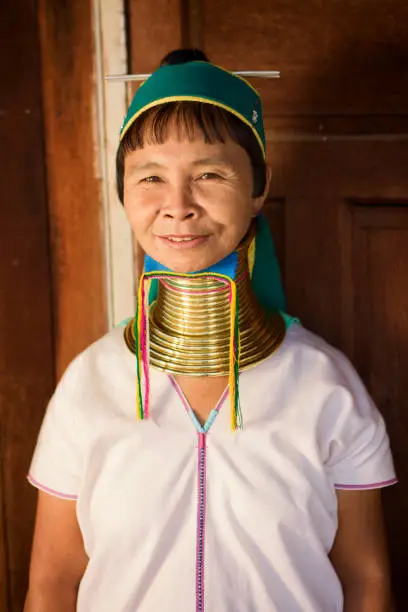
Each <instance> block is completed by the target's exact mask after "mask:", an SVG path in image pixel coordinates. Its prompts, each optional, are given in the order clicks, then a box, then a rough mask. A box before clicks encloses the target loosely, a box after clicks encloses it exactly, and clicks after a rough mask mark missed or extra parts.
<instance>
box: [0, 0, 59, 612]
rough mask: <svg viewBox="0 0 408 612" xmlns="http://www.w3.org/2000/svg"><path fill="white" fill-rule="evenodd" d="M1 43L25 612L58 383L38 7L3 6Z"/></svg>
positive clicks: (3, 363) (9, 424) (2, 332)
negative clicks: (35, 469) (31, 470)
mask: <svg viewBox="0 0 408 612" xmlns="http://www.w3.org/2000/svg"><path fill="white" fill-rule="evenodd" d="M0 40H1V41H2V52H1V53H0V65H1V74H2V80H1V93H0V96H1V103H0V168H1V173H2V179H1V181H0V462H1V463H0V496H1V499H0V610H1V611H2V612H20V611H21V610H22V604H23V599H24V593H25V589H26V580H27V568H28V559H29V551H30V545H31V532H32V526H33V517H34V505H35V497H36V496H35V493H34V491H33V490H32V489H31V487H29V486H28V485H27V484H26V482H25V475H26V472H27V468H28V464H29V461H30V456H31V454H32V450H33V446H34V441H35V437H36V434H37V431H38V428H39V425H40V421H41V418H42V414H43V411H44V407H45V405H46V402H47V401H48V397H49V396H50V394H51V392H52V388H53V385H54V351H53V336H54V334H53V317H52V295H51V261H50V249H49V234H48V213H47V186H46V174H45V160H44V134H43V114H42V101H41V78H40V74H41V73H40V48H39V41H38V28H37V15H36V5H35V2H27V1H25V0H13V1H9V2H7V3H6V6H5V7H4V6H2V11H1V18H0Z"/></svg>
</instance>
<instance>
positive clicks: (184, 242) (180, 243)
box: [158, 234, 208, 249]
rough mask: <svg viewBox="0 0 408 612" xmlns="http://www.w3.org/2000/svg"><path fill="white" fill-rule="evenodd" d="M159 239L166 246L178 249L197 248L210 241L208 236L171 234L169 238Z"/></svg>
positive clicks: (162, 237) (160, 237) (161, 237)
mask: <svg viewBox="0 0 408 612" xmlns="http://www.w3.org/2000/svg"><path fill="white" fill-rule="evenodd" d="M158 238H159V240H160V241H161V242H162V243H164V244H165V245H167V246H170V247H172V248H176V249H188V248H192V247H196V246H199V245H201V244H203V243H204V242H205V241H206V240H208V236H197V235H194V234H184V235H181V234H169V235H167V236H158Z"/></svg>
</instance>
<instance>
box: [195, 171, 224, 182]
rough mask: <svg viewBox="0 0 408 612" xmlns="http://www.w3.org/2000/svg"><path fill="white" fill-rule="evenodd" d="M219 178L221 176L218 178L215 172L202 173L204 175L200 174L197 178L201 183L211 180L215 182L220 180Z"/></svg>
mask: <svg viewBox="0 0 408 612" xmlns="http://www.w3.org/2000/svg"><path fill="white" fill-rule="evenodd" d="M221 178H222V176H220V175H219V174H217V173H216V172H204V174H201V175H200V176H199V179H200V180H201V181H211V180H216V179H221Z"/></svg>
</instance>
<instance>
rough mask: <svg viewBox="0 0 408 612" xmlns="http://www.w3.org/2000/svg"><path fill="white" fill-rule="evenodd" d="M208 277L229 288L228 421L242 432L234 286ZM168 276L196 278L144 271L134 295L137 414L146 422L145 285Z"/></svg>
mask: <svg viewBox="0 0 408 612" xmlns="http://www.w3.org/2000/svg"><path fill="white" fill-rule="evenodd" d="M206 276H207V277H213V278H214V277H215V278H217V279H218V280H221V281H223V282H226V283H227V284H228V285H229V288H230V292H229V302H230V309H231V319H230V348H229V379H228V382H229V394H230V420H231V429H232V430H233V431H235V430H236V429H242V426H243V423H242V413H241V407H240V401H239V384H238V383H239V358H240V338H239V303H238V293H237V285H236V282H235V281H234V280H232V279H231V278H228V277H227V276H225V277H220V276H219V275H215V274H207V275H206ZM170 277H184V278H186V277H187V278H188V277H190V278H194V277H195V278H196V275H194V276H193V275H190V274H180V273H170V272H167V273H160V274H157V273H155V272H147V273H146V272H144V273H143V274H142V276H141V278H140V281H139V289H138V296H137V311H136V317H135V326H134V336H135V353H136V414H137V417H138V419H140V420H145V419H147V418H148V416H149V397H150V377H149V349H148V336H149V332H148V323H149V312H148V310H149V307H148V303H147V302H148V300H147V295H148V291H146V282H147V281H148V280H151V279H158V280H164V279H166V278H170ZM142 380H143V381H144V397H143V392H142Z"/></svg>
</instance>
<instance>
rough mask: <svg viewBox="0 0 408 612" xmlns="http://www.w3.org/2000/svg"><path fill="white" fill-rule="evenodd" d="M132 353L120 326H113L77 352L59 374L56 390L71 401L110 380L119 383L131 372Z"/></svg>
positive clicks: (132, 366)
mask: <svg viewBox="0 0 408 612" xmlns="http://www.w3.org/2000/svg"><path fill="white" fill-rule="evenodd" d="M134 359H135V357H134V355H132V353H131V352H130V351H129V349H128V348H127V346H126V343H125V341H124V338H123V327H115V328H114V329H112V330H111V331H109V332H108V333H107V334H105V335H104V336H102V337H101V338H99V339H98V340H97V341H95V342H93V343H92V344H91V345H90V346H88V347H87V348H86V349H85V350H84V351H82V352H81V353H80V354H79V355H77V356H76V357H75V358H74V359H73V361H72V362H71V363H70V364H69V366H68V367H67V369H66V371H65V373H64V375H63V376H62V378H61V380H60V382H59V384H58V386H57V391H58V392H59V394H69V395H70V396H71V398H72V399H73V400H74V399H75V398H76V397H78V396H80V395H81V394H83V393H84V392H85V391H92V389H99V388H100V387H101V384H105V385H106V383H107V381H110V383H111V384H112V385H115V384H120V383H121V382H122V380H121V379H122V378H123V377H124V376H125V377H126V376H127V375H128V374H130V373H131V374H132V376H133V378H134Z"/></svg>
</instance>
